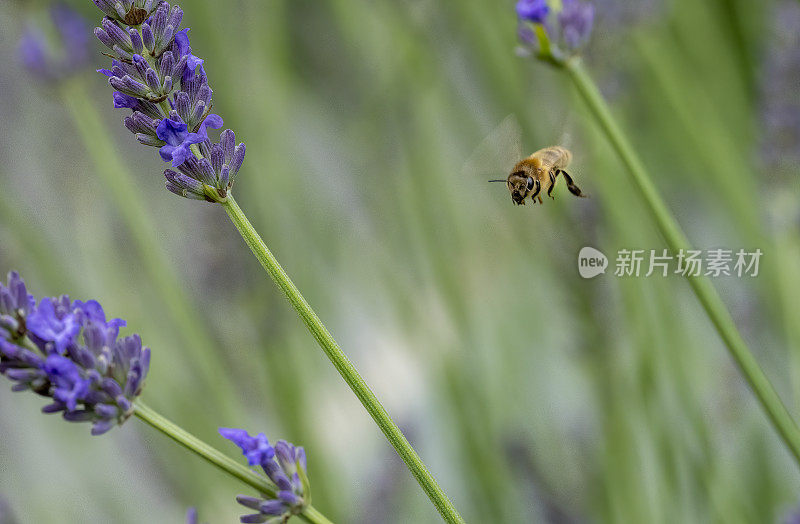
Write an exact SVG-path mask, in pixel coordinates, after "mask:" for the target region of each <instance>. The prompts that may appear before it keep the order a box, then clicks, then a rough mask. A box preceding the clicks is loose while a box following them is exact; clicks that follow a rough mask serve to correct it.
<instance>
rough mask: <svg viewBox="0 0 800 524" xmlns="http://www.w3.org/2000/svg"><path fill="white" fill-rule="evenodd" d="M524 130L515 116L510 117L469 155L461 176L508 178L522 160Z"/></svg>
mask: <svg viewBox="0 0 800 524" xmlns="http://www.w3.org/2000/svg"><path fill="white" fill-rule="evenodd" d="M521 143H522V129H521V128H520V126H519V122H518V121H517V118H516V117H515V116H514V115H508V116H507V117H506V118H505V119H503V121H502V122H500V125H498V126H497V127H496V128H494V129H493V130H492V131H491V132H490V133H489V134H488V135H487V136H486V138H484V139H483V140H482V141H481V143H480V144H478V146H477V147H476V148H475V150H474V151H473V152H472V154H470V155H469V157H468V158H467V160H466V162H464V165H463V166H462V167H461V176H462V177H470V178H478V177H493V178H496V177H502V178H505V177H507V176H508V173H509V172H510V171H511V168H512V167H514V164H516V163H517V162H519V161H520V159H521V158H522V146H521Z"/></svg>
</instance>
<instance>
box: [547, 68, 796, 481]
mask: <svg viewBox="0 0 800 524" xmlns="http://www.w3.org/2000/svg"><path fill="white" fill-rule="evenodd" d="M563 65H564V68H565V69H566V71H567V73H568V74H569V76H570V78H571V79H572V81H573V83H574V84H575V86H576V87H577V89H578V92H579V93H580V95H581V97H582V98H583V100H584V101H585V102H586V104H587V105H588V106H589V110H590V111H591V113H592V115H593V116H594V117H595V119H596V120H597V123H598V124H599V125H600V128H601V129H602V131H603V133H604V134H605V135H606V138H608V140H609V142H610V143H611V146H612V147H613V148H614V150H615V151H616V153H617V155H619V157H620V159H621V160H622V162H623V163H624V164H625V167H627V168H628V172H629V173H630V175H631V179H632V180H633V183H634V185H635V186H636V188H637V189H638V190H639V192H640V194H641V195H642V198H643V199H644V201H645V204H646V206H647V208H648V209H649V210H650V213H651V214H652V216H653V219H654V220H655V223H656V225H657V226H658V229H659V230H660V231H661V234H662V235H663V236H664V239H665V240H666V242H667V245H668V246H669V248H670V249H672V250H673V251H675V252H677V251H679V250H681V249H683V250H689V249H691V245H690V244H689V241H688V240H687V238H686V236H685V235H684V233H683V231H682V230H681V227H680V225H679V224H678V222H677V220H676V219H675V217H674V216H673V215H672V213H671V212H670V210H669V208H668V207H667V205H666V203H665V202H664V200H663V199H662V198H661V196H660V194H659V193H658V190H657V189H656V186H655V184H654V183H653V181H652V179H651V178H650V175H649V174H648V173H647V170H646V169H645V167H644V164H643V163H642V161H641V160H640V159H639V156H638V155H637V154H636V152H635V150H634V148H633V146H632V145H631V144H630V142H628V139H627V137H626V136H625V134H624V133H623V132H622V130H621V128H620V127H619V125H618V124H617V122H616V120H615V119H614V116H613V115H612V114H611V110H610V109H609V107H608V104H606V102H605V100H604V99H603V97H602V95H601V94H600V91H599V89H598V88H597V86H596V85H595V83H594V81H593V80H592V78H591V77H590V76H589V74H588V73H587V71H586V69H585V68H584V66H583V63H582V62H581V61H580V59H579V58H577V57H575V58H571V59H569V60H567V61H566V62H565V63H564V64H563ZM687 280H688V281H689V285H690V286H691V288H692V290H693V291H694V294H695V295H696V296H697V298H698V299H699V300H700V304H701V305H702V306H703V309H704V310H705V311H706V314H707V315H708V317H709V318H710V319H711V322H712V323H713V324H714V327H716V329H717V332H718V333H719V335H720V337H721V338H722V340H723V342H724V343H725V346H726V347H727V348H728V351H729V353H730V354H731V356H732V357H733V359H734V360H735V361H736V363H737V365H738V366H739V369H740V370H741V372H742V374H743V375H744V377H745V379H746V380H747V382H748V384H750V387H751V388H752V390H753V392H754V393H755V395H756V398H757V399H758V401H759V403H760V405H761V408H762V409H763V410H764V412H765V413H766V414H767V416H768V417H769V419H770V421H771V422H772V424H773V426H774V427H775V429H776V430H777V431H778V434H779V435H780V437H781V438H782V439H783V441H784V443H785V444H786V446H787V447H788V448H789V451H790V452H791V453H792V456H793V457H794V459H795V460H796V461H797V463H798V465H800V430H798V427H797V424H796V423H795V421H794V420H793V419H792V417H791V415H790V414H789V412H788V411H787V409H786V406H785V405H784V404H783V402H782V401H781V399H780V397H779V396H778V393H777V392H776V391H775V388H774V387H773V386H772V383H771V382H770V381H769V378H767V376H766V374H764V371H763V370H762V369H761V367H760V366H759V364H758V361H757V360H756V359H755V357H754V356H753V353H752V352H751V351H750V349H749V348H748V347H747V344H746V343H745V341H744V339H742V336H741V335H740V334H739V330H738V329H737V328H736V324H735V323H734V321H733V318H732V317H731V315H730V313H729V312H728V309H727V307H726V306H725V304H724V302H723V301H722V299H721V298H720V296H719V294H718V293H717V291H716V289H715V288H714V286H713V285H712V284H711V281H710V280H709V278H708V277H706V276H696V277H695V276H687Z"/></svg>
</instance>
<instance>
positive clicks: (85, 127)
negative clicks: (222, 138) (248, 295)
mask: <svg viewBox="0 0 800 524" xmlns="http://www.w3.org/2000/svg"><path fill="white" fill-rule="evenodd" d="M62 89H63V93H62V94H63V99H64V103H65V105H66V107H67V108H68V109H69V112H70V114H71V115H72V118H73V120H74V123H75V127H76V129H77V130H78V134H79V135H80V137H81V139H82V140H83V142H84V146H85V148H86V151H87V153H88V154H89V156H90V157H91V159H92V161H93V163H94V165H95V174H96V176H97V177H98V178H99V179H100V181H101V184H100V185H102V187H104V188H107V189H108V191H109V193H110V195H111V197H112V198H113V199H114V203H115V209H116V210H117V211H118V212H119V213H120V215H121V217H122V220H123V221H124V224H125V226H126V227H127V229H128V231H129V232H130V234H131V236H132V238H133V240H134V242H135V245H136V248H137V251H138V253H139V256H140V258H141V261H142V263H143V266H144V270H145V272H146V274H147V277H148V278H149V279H150V281H151V282H152V287H153V289H154V290H155V291H156V292H157V293H159V295H160V298H161V300H162V301H163V302H164V306H165V309H166V312H167V314H168V315H169V317H170V319H171V320H172V322H174V324H175V326H176V328H177V329H176V331H178V332H179V333H180V335H181V336H182V337H183V338H184V341H185V342H186V347H190V348H192V349H193V350H194V351H197V352H199V353H202V357H199V358H195V359H193V361H194V362H195V363H196V364H197V365H198V367H199V368H200V369H199V371H200V372H201V373H202V374H203V376H204V378H205V380H206V381H207V383H208V384H211V385H214V386H215V387H216V388H218V389H219V390H220V391H219V392H218V393H219V395H220V404H222V406H223V407H224V408H225V409H226V410H229V411H234V412H235V410H237V409H238V408H237V406H238V402H237V401H236V398H235V395H234V393H235V392H234V390H233V388H232V386H230V382H229V381H227V380H221V379H220V375H219V370H220V369H225V365H224V363H223V361H222V358H221V356H220V353H219V352H218V351H217V350H216V347H215V346H214V344H213V338H212V337H211V335H210V334H209V333H208V329H207V328H206V325H205V323H204V322H203V320H202V318H200V316H199V315H198V314H197V312H196V310H195V308H194V307H193V305H192V303H191V299H190V298H189V297H188V296H187V294H186V292H185V291H184V288H183V286H182V285H181V280H180V278H179V277H178V275H177V274H176V271H175V270H174V265H173V264H172V263H171V261H170V260H169V259H168V258H167V256H166V254H165V252H164V249H163V248H162V246H161V245H160V243H159V242H158V236H157V235H155V234H154V233H155V232H156V231H157V228H156V225H155V224H154V223H153V221H152V219H151V218H150V217H151V213H150V212H149V210H148V209H147V206H146V204H145V202H144V201H143V199H142V198H141V191H139V189H138V187H137V181H136V180H135V179H134V177H133V175H131V173H130V171H129V170H128V169H126V168H125V165H124V164H123V163H122V162H121V160H120V158H119V156H117V155H116V154H115V151H116V149H117V148H116V146H115V145H114V143H113V142H112V141H111V139H110V138H109V137H110V133H109V132H108V130H107V129H105V127H104V125H103V123H102V121H101V120H100V117H99V115H98V113H97V110H96V109H95V104H94V103H93V102H92V101H91V100H90V99H89V96H88V92H87V88H86V85H85V84H84V83H83V82H81V81H79V80H75V81H73V82H68V83H66V84H65V85H64V86H63V88H62ZM221 384H222V386H220V385H221Z"/></svg>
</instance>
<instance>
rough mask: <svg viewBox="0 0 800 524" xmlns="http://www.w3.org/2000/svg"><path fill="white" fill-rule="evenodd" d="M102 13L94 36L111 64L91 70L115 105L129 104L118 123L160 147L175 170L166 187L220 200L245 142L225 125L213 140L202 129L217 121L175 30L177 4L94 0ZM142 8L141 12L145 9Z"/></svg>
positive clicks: (183, 32)
mask: <svg viewBox="0 0 800 524" xmlns="http://www.w3.org/2000/svg"><path fill="white" fill-rule="evenodd" d="M95 5H96V6H97V7H99V8H100V10H102V11H103V12H104V13H105V14H106V17H105V18H104V19H103V20H102V22H101V25H100V27H97V28H95V36H97V38H98V39H99V40H100V41H101V42H102V43H103V44H105V45H106V47H108V48H109V49H110V50H111V51H112V55H111V56H112V61H111V68H110V69H98V72H99V73H102V74H103V75H105V76H106V77H108V83H109V84H110V85H111V86H112V87H113V88H114V91H115V92H114V107H116V108H125V109H130V110H131V111H132V113H131V114H130V115H129V116H128V117H126V118H125V127H127V128H128V129H129V130H130V131H131V132H132V133H134V134H135V135H136V139H137V140H138V141H139V142H140V143H142V144H144V145H148V146H155V147H158V148H159V155H160V156H161V158H162V160H164V161H165V162H170V163H171V164H172V166H171V167H172V168H176V169H178V171H179V172H178V171H174V170H172V169H167V170H166V171H164V177H165V178H166V187H167V189H168V190H169V191H171V192H173V193H175V194H177V195H180V196H183V197H186V198H191V199H195V200H206V201H208V202H224V201H225V200H226V198H227V196H228V191H230V189H231V187H232V186H233V182H234V178H235V176H236V174H237V173H238V172H239V168H240V167H241V165H242V162H243V161H244V153H245V147H244V144H238V145H236V143H235V141H234V140H235V135H234V133H233V131H231V130H226V131H224V132H223V133H222V135H221V136H220V140H219V142H217V143H213V142H212V140H211V139H210V138H209V136H208V129H219V128H221V127H222V117H220V116H219V115H216V114H213V113H211V106H212V101H211V98H212V95H213V90H212V89H211V86H209V84H208V77H207V76H206V70H205V65H204V61H203V59H202V58H200V57H198V56H196V55H195V54H194V53H193V51H192V47H191V45H190V43H189V28H184V29H179V26H180V23H181V20H183V10H181V8H180V7H178V6H173V7H170V5H169V3H167V2H164V1H155V2H153V1H146V0H128V1H120V0H95ZM145 13H146V16H145Z"/></svg>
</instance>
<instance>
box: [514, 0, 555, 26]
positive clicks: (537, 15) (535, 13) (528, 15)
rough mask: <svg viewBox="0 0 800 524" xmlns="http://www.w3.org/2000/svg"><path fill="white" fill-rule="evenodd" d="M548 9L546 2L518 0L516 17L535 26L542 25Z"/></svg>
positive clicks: (544, 0)
mask: <svg viewBox="0 0 800 524" xmlns="http://www.w3.org/2000/svg"><path fill="white" fill-rule="evenodd" d="M549 12H550V7H548V5H547V1H546V0H519V1H518V2H517V16H519V17H520V18H521V19H523V20H528V21H530V22H534V23H537V24H542V23H544V21H545V19H546V18H547V14H548V13H549Z"/></svg>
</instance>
